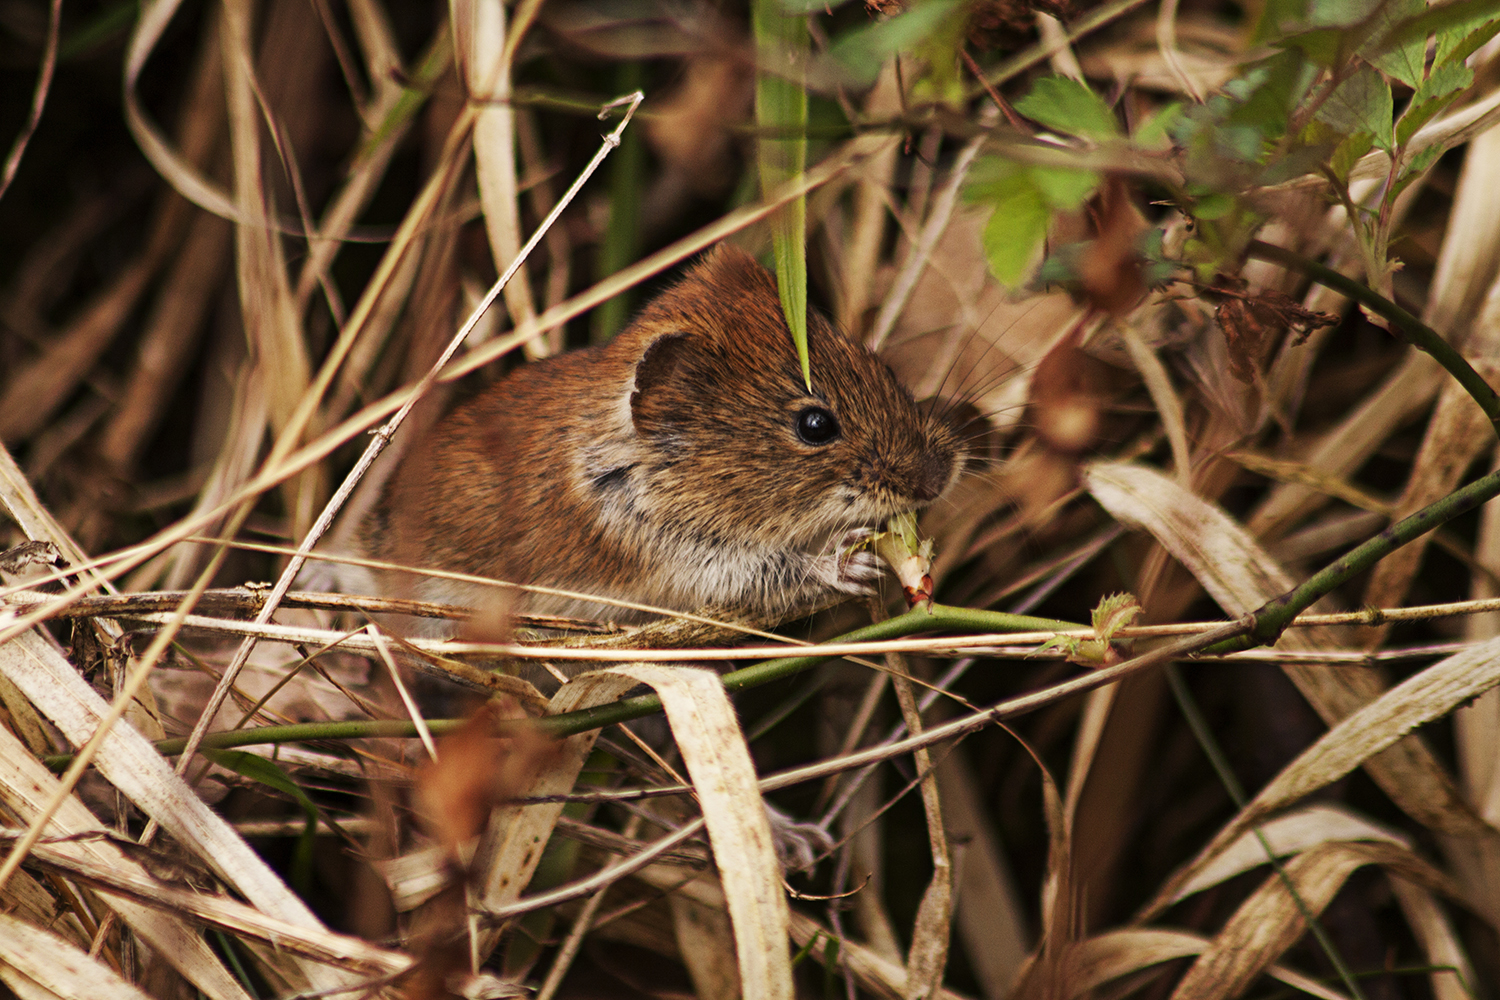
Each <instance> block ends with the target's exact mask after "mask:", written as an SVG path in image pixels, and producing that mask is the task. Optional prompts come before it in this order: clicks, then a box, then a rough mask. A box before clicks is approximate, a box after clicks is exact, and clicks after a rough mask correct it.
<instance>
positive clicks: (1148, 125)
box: [1130, 101, 1183, 153]
mask: <svg viewBox="0 0 1500 1000" xmlns="http://www.w3.org/2000/svg"><path fill="white" fill-rule="evenodd" d="M1182 118H1183V115H1182V104H1181V103H1179V102H1177V101H1173V102H1172V103H1171V104H1168V105H1166V106H1165V107H1163V108H1162V109H1161V110H1160V111H1158V112H1157V113H1156V114H1154V115H1152V116H1151V117H1150V118H1148V119H1146V120H1145V121H1144V122H1142V123H1141V125H1140V127H1138V128H1137V129H1136V130H1135V131H1134V132H1133V133H1132V134H1131V136H1130V141H1131V144H1132V145H1134V146H1135V147H1136V148H1137V149H1143V150H1146V151H1148V152H1152V153H1158V152H1165V151H1167V150H1168V149H1171V148H1172V136H1173V134H1174V132H1175V130H1176V129H1177V127H1178V124H1179V123H1180V122H1181V121H1182Z"/></svg>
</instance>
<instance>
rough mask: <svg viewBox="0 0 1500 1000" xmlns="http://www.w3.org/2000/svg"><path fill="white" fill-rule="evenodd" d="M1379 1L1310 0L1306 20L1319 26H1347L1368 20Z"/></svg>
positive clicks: (1376, 9)
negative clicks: (1310, 3) (1310, 4)
mask: <svg viewBox="0 0 1500 1000" xmlns="http://www.w3.org/2000/svg"><path fill="white" fill-rule="evenodd" d="M1381 3H1382V0H1312V6H1311V8H1310V9H1309V10H1308V12H1307V14H1308V16H1307V20H1308V23H1309V24H1312V25H1315V26H1317V27H1320V28H1348V27H1352V26H1353V25H1356V24H1359V23H1360V22H1361V21H1365V20H1368V19H1369V18H1370V17H1371V16H1372V15H1374V14H1375V13H1376V12H1377V11H1378V10H1379V9H1380V5H1381Z"/></svg>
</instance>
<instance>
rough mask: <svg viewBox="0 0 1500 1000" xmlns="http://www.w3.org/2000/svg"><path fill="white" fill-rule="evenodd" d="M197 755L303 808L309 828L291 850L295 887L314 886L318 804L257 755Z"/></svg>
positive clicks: (209, 751)
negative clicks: (270, 789)
mask: <svg viewBox="0 0 1500 1000" xmlns="http://www.w3.org/2000/svg"><path fill="white" fill-rule="evenodd" d="M198 753H200V754H202V755H203V757H204V758H205V759H206V760H211V761H213V762H214V763H215V764H217V765H219V766H220V767H222V768H224V769H225V770H226V771H233V772H234V773H235V774H238V775H240V776H241V777H244V778H249V779H250V780H251V781H256V782H259V783H260V784H262V785H265V786H266V787H267V788H274V789H275V790H276V791H278V792H280V793H282V794H283V795H286V796H288V797H289V798H291V799H292V801H294V802H296V803H297V805H298V806H300V807H301V809H302V815H303V816H304V817H306V819H307V825H306V826H304V827H303V828H302V833H301V834H300V835H298V837H297V846H296V847H295V848H294V849H293V850H292V884H293V885H295V886H297V887H298V888H299V889H301V890H303V892H304V893H305V892H306V890H307V889H308V888H309V887H310V886H311V885H312V861H313V856H312V852H313V838H314V837H316V836H317V833H318V806H317V803H315V802H313V800H312V799H310V798H308V797H307V793H306V792H304V791H303V790H302V787H301V786H300V785H298V784H297V783H296V782H295V781H293V780H292V779H291V778H290V777H289V776H288V775H287V773H286V772H285V771H283V770H282V769H281V768H279V767H277V766H276V765H275V764H273V763H272V762H271V761H269V760H267V759H266V758H264V757H261V756H259V755H257V754H253V753H247V752H246V751H244V750H216V749H212V748H210V747H199V748H198Z"/></svg>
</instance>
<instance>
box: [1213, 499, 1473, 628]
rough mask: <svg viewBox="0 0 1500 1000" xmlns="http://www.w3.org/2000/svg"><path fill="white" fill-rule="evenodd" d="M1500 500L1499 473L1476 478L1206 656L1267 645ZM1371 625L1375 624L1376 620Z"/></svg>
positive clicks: (1263, 611)
mask: <svg viewBox="0 0 1500 1000" xmlns="http://www.w3.org/2000/svg"><path fill="white" fill-rule="evenodd" d="M1496 496H1500V471H1497V472H1491V473H1490V474H1489V475H1487V476H1484V477H1483V478H1481V479H1476V480H1474V481H1473V482H1472V483H1470V484H1469V485H1467V486H1465V487H1462V488H1461V489H1458V490H1455V491H1453V492H1452V493H1450V494H1448V495H1447V496H1445V497H1443V499H1441V500H1439V501H1438V502H1437V503H1434V504H1432V505H1431V506H1428V507H1423V508H1422V509H1421V510H1419V511H1417V512H1416V513H1415V514H1412V515H1410V516H1408V517H1404V518H1402V519H1401V520H1399V521H1397V522H1396V523H1395V524H1393V525H1391V526H1390V527H1388V528H1386V529H1385V530H1384V531H1382V532H1381V533H1380V534H1378V535H1376V536H1375V537H1374V538H1372V539H1370V540H1369V541H1367V542H1365V543H1364V544H1363V545H1361V546H1359V547H1358V548H1356V549H1354V550H1353V551H1351V552H1348V553H1346V554H1345V555H1343V556H1341V557H1339V558H1338V559H1335V560H1334V561H1333V562H1331V563H1329V564H1328V566H1327V567H1325V568H1324V569H1322V570H1320V571H1319V572H1318V573H1316V574H1314V575H1313V576H1310V577H1308V578H1307V579H1306V580H1305V581H1303V582H1302V583H1301V584H1299V585H1298V586H1296V587H1294V588H1292V589H1291V590H1289V591H1287V592H1286V593H1285V594H1282V595H1281V596H1280V597H1277V598H1273V599H1272V600H1270V601H1267V602H1266V603H1265V604H1263V605H1261V606H1260V607H1259V608H1257V609H1256V610H1255V611H1254V613H1253V617H1254V619H1255V626H1254V627H1253V628H1252V629H1251V630H1250V632H1249V633H1248V634H1247V635H1245V636H1242V637H1241V638H1238V639H1230V640H1228V641H1226V642H1221V643H1218V644H1217V645H1215V646H1210V647H1209V648H1208V649H1205V650H1204V652H1205V653H1209V654H1219V653H1232V652H1236V651H1238V650H1241V649H1249V648H1251V647H1253V646H1269V645H1270V644H1272V643H1274V642H1275V641H1276V640H1277V638H1279V637H1280V635H1281V633H1282V632H1284V631H1286V628H1287V626H1288V625H1290V624H1291V623H1292V620H1293V619H1294V618H1296V617H1297V616H1298V615H1299V614H1301V613H1302V612H1304V611H1306V610H1307V609H1308V608H1310V607H1312V606H1313V604H1314V603H1315V602H1316V601H1318V600H1319V599H1320V598H1322V597H1324V596H1325V595H1327V594H1329V593H1332V592H1333V590H1334V589H1335V588H1337V587H1339V586H1342V585H1343V584H1345V583H1347V582H1348V581H1349V580H1351V579H1352V578H1353V577H1354V576H1355V575H1357V574H1359V573H1362V572H1364V571H1365V570H1367V569H1369V568H1370V567H1371V566H1374V565H1375V564H1376V563H1378V562H1379V561H1380V560H1382V559H1384V558H1385V557H1386V556H1388V555H1390V554H1391V553H1392V552H1394V551H1396V550H1397V549H1399V548H1400V547H1401V546H1403V545H1405V544H1407V543H1408V542H1412V541H1415V540H1416V539H1418V538H1420V537H1421V536H1423V535H1425V534H1427V532H1429V531H1432V530H1433V529H1434V528H1437V527H1440V526H1441V525H1444V524H1446V523H1448V522H1449V521H1451V520H1453V519H1454V518H1455V517H1458V516H1459V515H1461V514H1466V513H1468V512H1469V511H1471V510H1473V509H1474V508H1476V507H1478V506H1479V505H1480V504H1482V503H1484V502H1486V501H1487V500H1491V499H1493V498H1495V497H1496ZM1371 624H1377V623H1376V622H1373V621H1372V622H1371Z"/></svg>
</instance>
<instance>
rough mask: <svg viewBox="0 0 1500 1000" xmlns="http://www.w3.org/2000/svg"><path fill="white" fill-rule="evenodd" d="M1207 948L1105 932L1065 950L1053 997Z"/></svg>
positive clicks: (1279, 971) (1183, 937) (1288, 980)
mask: <svg viewBox="0 0 1500 1000" xmlns="http://www.w3.org/2000/svg"><path fill="white" fill-rule="evenodd" d="M1209 946H1210V942H1209V941H1208V939H1206V938H1203V937H1200V936H1199V935H1197V934H1190V933H1188V932H1186V931H1172V930H1157V929H1146V928H1131V929H1126V930H1116V931H1108V932H1106V933H1104V934H1099V935H1096V936H1094V937H1091V938H1088V939H1087V940H1084V941H1080V942H1078V943H1077V944H1074V945H1073V946H1072V947H1071V948H1070V949H1069V951H1068V955H1067V967H1068V977H1069V978H1068V981H1067V983H1066V984H1065V985H1064V986H1063V987H1061V988H1060V989H1059V990H1058V992H1057V993H1056V994H1055V995H1056V997H1057V998H1058V1000H1072V998H1073V997H1079V996H1085V995H1087V994H1088V993H1089V992H1090V991H1091V990H1096V989H1098V988H1099V987H1101V986H1104V985H1105V984H1106V983H1108V982H1110V981H1111V980H1114V979H1119V978H1121V977H1123V976H1128V975H1131V974H1132V973H1139V972H1142V971H1143V970H1146V969H1149V968H1150V967H1151V966H1153V965H1159V964H1161V963H1162V962H1170V961H1172V960H1173V959H1177V958H1187V957H1189V956H1192V955H1198V954H1201V953H1202V952H1203V951H1204V950H1205V949H1207V948H1208V947H1209ZM1268 971H1269V972H1270V974H1271V976H1272V977H1274V978H1276V979H1278V980H1280V981H1281V982H1283V983H1285V984H1287V985H1288V986H1291V987H1294V988H1295V989H1298V990H1300V991H1302V992H1303V993H1306V994H1307V995H1309V996H1314V997H1318V998H1319V1000H1348V998H1347V997H1345V995H1344V994H1342V993H1339V992H1337V991H1335V990H1331V989H1328V988H1327V987H1326V986H1323V985H1322V984H1321V983H1319V982H1317V981H1316V980H1314V979H1312V978H1311V977H1309V976H1304V975H1302V974H1300V973H1296V972H1293V971H1291V970H1290V969H1287V968H1285V967H1283V966H1272V967H1271V968H1270V969H1269V970H1268Z"/></svg>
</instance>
